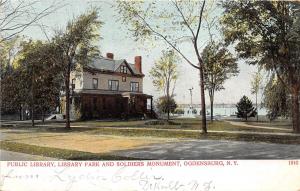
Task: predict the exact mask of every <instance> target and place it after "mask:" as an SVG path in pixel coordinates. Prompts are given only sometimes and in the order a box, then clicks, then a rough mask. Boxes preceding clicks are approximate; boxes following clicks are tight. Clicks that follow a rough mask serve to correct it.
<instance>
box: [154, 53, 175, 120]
mask: <svg viewBox="0 0 300 191" xmlns="http://www.w3.org/2000/svg"><path fill="white" fill-rule="evenodd" d="M178 59H179V58H178V56H177V55H176V54H175V52H174V51H167V52H165V51H164V52H163V55H162V57H161V58H160V59H159V60H158V61H157V62H156V63H155V65H154V66H153V67H152V68H151V71H150V75H151V78H152V83H153V85H154V86H155V87H156V88H157V89H158V90H159V91H163V93H164V97H165V98H166V105H167V110H166V111H167V112H166V113H167V114H168V120H170V111H171V106H172V104H173V103H172V102H171V98H172V99H173V97H174V89H175V85H176V80H177V79H178V71H177V65H176V62H178Z"/></svg>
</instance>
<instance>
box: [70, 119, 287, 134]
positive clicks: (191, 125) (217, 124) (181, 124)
mask: <svg viewBox="0 0 300 191" xmlns="http://www.w3.org/2000/svg"><path fill="white" fill-rule="evenodd" d="M251 123H252V122H251ZM72 124H73V125H77V126H80V125H81V126H88V127H89V128H95V127H135V128H155V129H187V130H201V120H200V119H195V118H191V119H172V120H170V122H168V123H167V122H166V121H165V122H164V121H116V122H107V121H104V122H102V121H85V122H74V123H72ZM207 125H208V127H207V129H208V131H250V132H278V133H283V132H284V133H286V131H283V130H280V129H278V130H273V129H256V128H251V127H243V126H234V125H231V124H230V123H229V122H225V121H213V122H211V121H208V122H207ZM286 128H287V127H286Z"/></svg>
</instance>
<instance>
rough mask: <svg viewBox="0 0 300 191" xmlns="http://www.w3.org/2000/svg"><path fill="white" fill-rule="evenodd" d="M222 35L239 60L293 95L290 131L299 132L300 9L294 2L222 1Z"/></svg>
mask: <svg viewBox="0 0 300 191" xmlns="http://www.w3.org/2000/svg"><path fill="white" fill-rule="evenodd" d="M222 5H223V7H224V9H225V12H224V13H225V14H224V16H223V18H222V24H223V33H224V36H225V40H226V42H227V43H228V44H234V45H235V49H236V51H237V52H238V53H239V56H240V57H241V58H244V59H247V61H248V63H250V64H258V65H260V66H262V67H263V68H264V69H266V70H267V71H270V72H273V73H274V74H276V76H277V78H278V80H280V81H281V83H282V84H284V86H285V87H286V89H287V90H288V92H289V94H291V96H292V102H293V104H292V114H293V115H292V122H293V130H294V132H296V133H300V112H299V92H300V64H299V54H300V48H299V47H300V33H299V31H300V24H299V23H300V21H299V20H300V13H299V12H300V9H299V6H300V4H299V2H296V1H250V0H246V1H241V2H237V1H224V2H223V3H222Z"/></svg>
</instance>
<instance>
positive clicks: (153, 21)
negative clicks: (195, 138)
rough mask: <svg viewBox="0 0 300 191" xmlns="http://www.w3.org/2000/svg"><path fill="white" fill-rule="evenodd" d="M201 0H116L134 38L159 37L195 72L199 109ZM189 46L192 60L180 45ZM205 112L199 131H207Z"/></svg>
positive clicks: (201, 74) (202, 94)
mask: <svg viewBox="0 0 300 191" xmlns="http://www.w3.org/2000/svg"><path fill="white" fill-rule="evenodd" d="M204 8H205V1H202V2H199V1H180V0H174V1H160V4H157V1H151V2H143V1H117V9H118V11H119V13H120V15H121V18H120V19H121V21H122V22H123V23H124V24H126V25H127V26H128V28H129V30H130V31H132V34H133V36H134V38H135V39H136V40H140V41H142V42H145V41H146V40H149V39H152V40H158V39H160V40H162V41H163V42H165V43H166V44H167V45H168V46H169V47H171V48H172V49H173V50H174V51H175V52H177V53H178V54H179V55H180V56H181V57H182V58H183V60H185V61H186V63H188V64H189V65H191V66H192V67H193V68H195V69H197V70H198V71H199V79H200V92H201V109H202V111H206V106H205V93H204V72H203V70H204V62H203V59H202V57H201V54H200V40H199V38H200V36H202V35H200V31H201V25H202V15H203V13H204ZM187 44H188V45H190V47H191V48H192V50H193V51H189V52H194V56H195V58H196V60H195V61H193V60H192V59H191V58H188V54H187V53H186V52H185V51H183V49H182V47H180V45H187ZM206 125H207V124H206V113H205V112H202V132H203V133H207V127H206Z"/></svg>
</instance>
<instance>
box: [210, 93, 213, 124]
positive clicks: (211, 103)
mask: <svg viewBox="0 0 300 191" xmlns="http://www.w3.org/2000/svg"><path fill="white" fill-rule="evenodd" d="M210 120H211V122H213V120H214V100H213V99H212V98H210Z"/></svg>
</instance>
